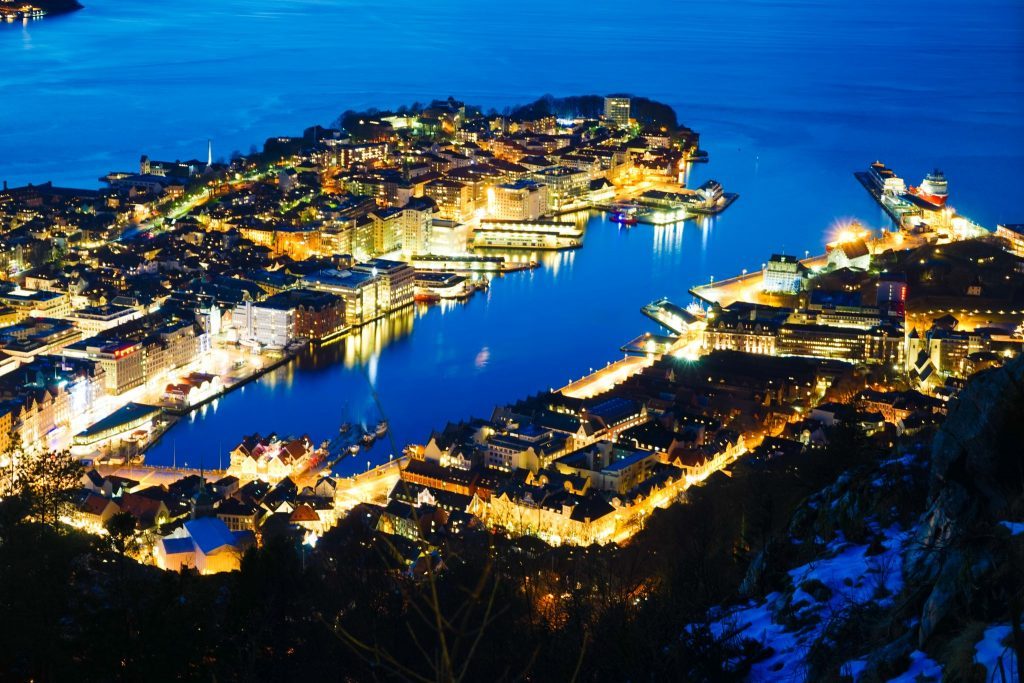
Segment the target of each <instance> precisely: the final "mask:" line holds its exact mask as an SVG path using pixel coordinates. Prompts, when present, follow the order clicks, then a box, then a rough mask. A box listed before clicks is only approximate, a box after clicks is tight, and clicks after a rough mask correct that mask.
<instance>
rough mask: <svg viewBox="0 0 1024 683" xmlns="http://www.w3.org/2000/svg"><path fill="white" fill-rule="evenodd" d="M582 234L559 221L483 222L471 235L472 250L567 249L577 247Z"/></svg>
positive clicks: (569, 224) (571, 225) (570, 225)
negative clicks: (484, 248)
mask: <svg viewBox="0 0 1024 683" xmlns="http://www.w3.org/2000/svg"><path fill="white" fill-rule="evenodd" d="M582 240H583V231H582V230H580V229H579V228H577V227H576V224H575V223H571V222H563V221H538V220H533V221H502V220H494V219H484V220H482V221H480V227H478V228H477V229H476V230H474V231H473V246H475V247H497V248H504V249H570V248H574V247H578V246H580V244H582Z"/></svg>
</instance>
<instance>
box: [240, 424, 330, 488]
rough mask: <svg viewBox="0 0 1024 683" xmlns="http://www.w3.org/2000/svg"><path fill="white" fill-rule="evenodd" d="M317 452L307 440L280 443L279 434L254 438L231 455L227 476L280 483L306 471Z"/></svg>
mask: <svg viewBox="0 0 1024 683" xmlns="http://www.w3.org/2000/svg"><path fill="white" fill-rule="evenodd" d="M314 451H315V448H314V447H313V442H312V441H310V439H309V437H308V436H303V437H300V438H297V439H279V438H278V437H277V435H276V434H271V435H270V436H267V437H263V436H260V435H259V434H252V435H251V436H247V437H245V438H244V439H242V442H241V443H240V444H238V445H237V446H235V448H234V450H232V451H231V464H230V465H229V466H228V474H230V475H232V476H236V477H238V478H239V479H261V480H263V481H268V482H271V483H277V482H279V481H281V480H283V479H284V478H286V477H291V476H292V475H296V474H300V473H301V472H302V471H303V470H305V469H306V467H308V466H309V463H310V461H311V460H312V458H313V453H314Z"/></svg>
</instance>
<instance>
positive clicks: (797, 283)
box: [761, 254, 807, 294]
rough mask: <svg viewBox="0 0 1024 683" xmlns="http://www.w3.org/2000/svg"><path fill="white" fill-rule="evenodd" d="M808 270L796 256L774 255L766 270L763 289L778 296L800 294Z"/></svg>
mask: <svg viewBox="0 0 1024 683" xmlns="http://www.w3.org/2000/svg"><path fill="white" fill-rule="evenodd" d="M806 272H807V268H806V267H805V266H804V265H803V264H802V263H800V260H799V259H798V258H796V257H795V256H787V255H786V254H772V257H771V258H770V259H769V260H768V265H767V266H766V267H765V269H764V273H763V275H762V280H761V289H762V290H763V291H765V292H770V293H777V294H799V293H800V290H801V289H803V282H804V276H805V274H806Z"/></svg>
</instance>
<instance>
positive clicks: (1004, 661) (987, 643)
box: [974, 522, 1017, 681]
mask: <svg viewBox="0 0 1024 683" xmlns="http://www.w3.org/2000/svg"><path fill="white" fill-rule="evenodd" d="M1003 523H1004V524H1005V523H1006V522H1003ZM1009 636H1010V625H1009V624H996V625H995V626H989V627H988V628H987V629H985V635H983V636H982V638H981V640H979V641H978V644H977V645H975V646H974V661H976V662H977V663H978V664H981V665H982V666H984V667H985V669H986V670H987V671H988V674H987V675H986V676H985V680H986V681H1002V680H1007V681H1015V680H1017V657H1016V656H1015V655H1014V652H1013V648H1012V647H1009V646H1008V645H1003V643H1004V642H1005V641H1006V640H1007V639H1008V638H1009ZM1004 676H1005V678H1004Z"/></svg>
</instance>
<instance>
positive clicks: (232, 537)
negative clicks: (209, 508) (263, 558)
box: [153, 517, 255, 574]
mask: <svg viewBox="0 0 1024 683" xmlns="http://www.w3.org/2000/svg"><path fill="white" fill-rule="evenodd" d="M254 542H255V539H254V538H253V535H252V532H250V531H231V530H230V529H229V528H228V526H227V524H225V523H224V521H223V520H220V519H217V518H216V517H201V518H199V519H192V520H189V521H187V522H185V523H184V524H183V525H182V526H181V527H179V528H178V529H177V530H175V531H174V532H173V533H172V534H171V535H169V536H165V537H163V538H161V539H160V540H159V541H157V543H156V545H155V546H154V548H153V558H154V560H155V561H156V565H157V566H158V567H160V568H161V569H165V570H169V571H181V570H182V569H195V570H196V571H198V572H199V573H200V574H216V573H217V572H230V571H235V570H236V569H238V568H239V566H240V564H241V560H242V554H243V553H244V552H245V550H246V548H248V547H249V546H250V545H252V544H253V543H254Z"/></svg>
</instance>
